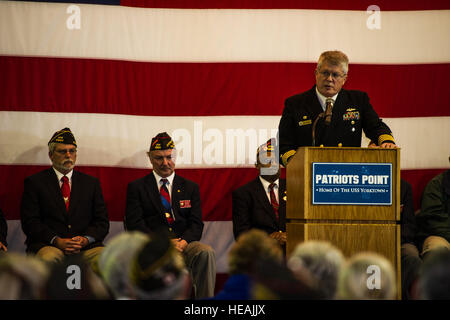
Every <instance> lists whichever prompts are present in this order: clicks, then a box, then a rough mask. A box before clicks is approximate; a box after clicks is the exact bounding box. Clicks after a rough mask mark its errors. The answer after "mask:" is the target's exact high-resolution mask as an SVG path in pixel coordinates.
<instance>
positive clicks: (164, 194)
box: [159, 179, 173, 225]
mask: <svg viewBox="0 0 450 320" xmlns="http://www.w3.org/2000/svg"><path fill="white" fill-rule="evenodd" d="M161 181H162V183H163V185H162V186H161V188H160V189H159V192H160V193H161V201H162V204H163V207H164V209H165V210H166V212H165V216H166V219H167V222H168V223H169V225H172V223H173V217H172V206H171V204H170V194H169V190H167V187H166V183H168V182H169V181H168V180H167V179H161Z"/></svg>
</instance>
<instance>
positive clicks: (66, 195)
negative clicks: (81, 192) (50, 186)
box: [61, 176, 70, 211]
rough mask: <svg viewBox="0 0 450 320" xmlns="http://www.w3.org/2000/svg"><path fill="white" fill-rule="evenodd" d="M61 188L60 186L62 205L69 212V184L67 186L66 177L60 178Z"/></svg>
mask: <svg viewBox="0 0 450 320" xmlns="http://www.w3.org/2000/svg"><path fill="white" fill-rule="evenodd" d="M61 181H62V186H61V192H62V195H63V198H64V203H65V204H66V209H67V211H69V199H70V184H69V178H67V177H66V176H64V177H62V178H61Z"/></svg>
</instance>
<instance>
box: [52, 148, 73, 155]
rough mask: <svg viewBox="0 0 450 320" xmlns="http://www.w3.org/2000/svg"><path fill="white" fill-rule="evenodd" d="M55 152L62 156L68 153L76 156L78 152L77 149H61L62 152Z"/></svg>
mask: <svg viewBox="0 0 450 320" xmlns="http://www.w3.org/2000/svg"><path fill="white" fill-rule="evenodd" d="M55 152H58V153H59V154H60V155H62V156H63V155H65V154H66V153H67V152H68V153H70V154H74V153H75V152H77V149H75V148H73V149H60V150H55Z"/></svg>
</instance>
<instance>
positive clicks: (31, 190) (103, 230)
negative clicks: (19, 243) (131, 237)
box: [20, 168, 109, 253]
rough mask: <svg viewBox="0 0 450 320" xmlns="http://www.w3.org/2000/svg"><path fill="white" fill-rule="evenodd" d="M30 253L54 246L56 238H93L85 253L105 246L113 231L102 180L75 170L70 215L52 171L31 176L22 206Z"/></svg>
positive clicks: (26, 180)
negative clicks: (109, 232) (52, 244)
mask: <svg viewBox="0 0 450 320" xmlns="http://www.w3.org/2000/svg"><path fill="white" fill-rule="evenodd" d="M20 214H21V222H22V229H23V232H24V233H25V235H26V241H25V244H26V245H27V249H26V251H27V252H34V253H36V252H38V251H39V249H41V248H42V247H44V246H49V245H51V243H50V241H51V240H52V239H53V237H55V236H58V237H60V238H72V237H75V236H90V237H92V238H94V239H95V242H93V243H91V244H89V245H87V246H85V247H84V248H83V249H82V250H88V249H91V248H94V247H98V246H102V245H103V243H102V241H103V240H104V238H105V237H106V235H107V234H108V231H109V219H108V212H107V209H106V206H105V202H104V199H103V194H102V190H101V187H100V181H99V180H98V179H97V178H95V177H92V176H90V175H87V174H84V173H81V172H79V171H75V170H74V171H73V174H72V186H71V191H70V202H69V212H67V209H66V205H65V203H64V199H63V196H62V192H61V188H60V186H59V182H58V178H57V176H56V173H55V171H54V170H53V169H52V168H49V169H46V170H44V171H41V172H38V173H36V174H34V175H32V176H30V177H27V178H26V179H25V182H24V191H23V195H22V203H21V207H20Z"/></svg>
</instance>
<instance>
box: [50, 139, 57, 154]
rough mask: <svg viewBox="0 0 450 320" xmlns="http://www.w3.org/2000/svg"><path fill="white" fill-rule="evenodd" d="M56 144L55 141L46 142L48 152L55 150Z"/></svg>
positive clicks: (51, 152)
mask: <svg viewBox="0 0 450 320" xmlns="http://www.w3.org/2000/svg"><path fill="white" fill-rule="evenodd" d="M56 145H57V143H56V142H50V143H49V144H48V152H49V153H50V154H53V152H55V149H56Z"/></svg>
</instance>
